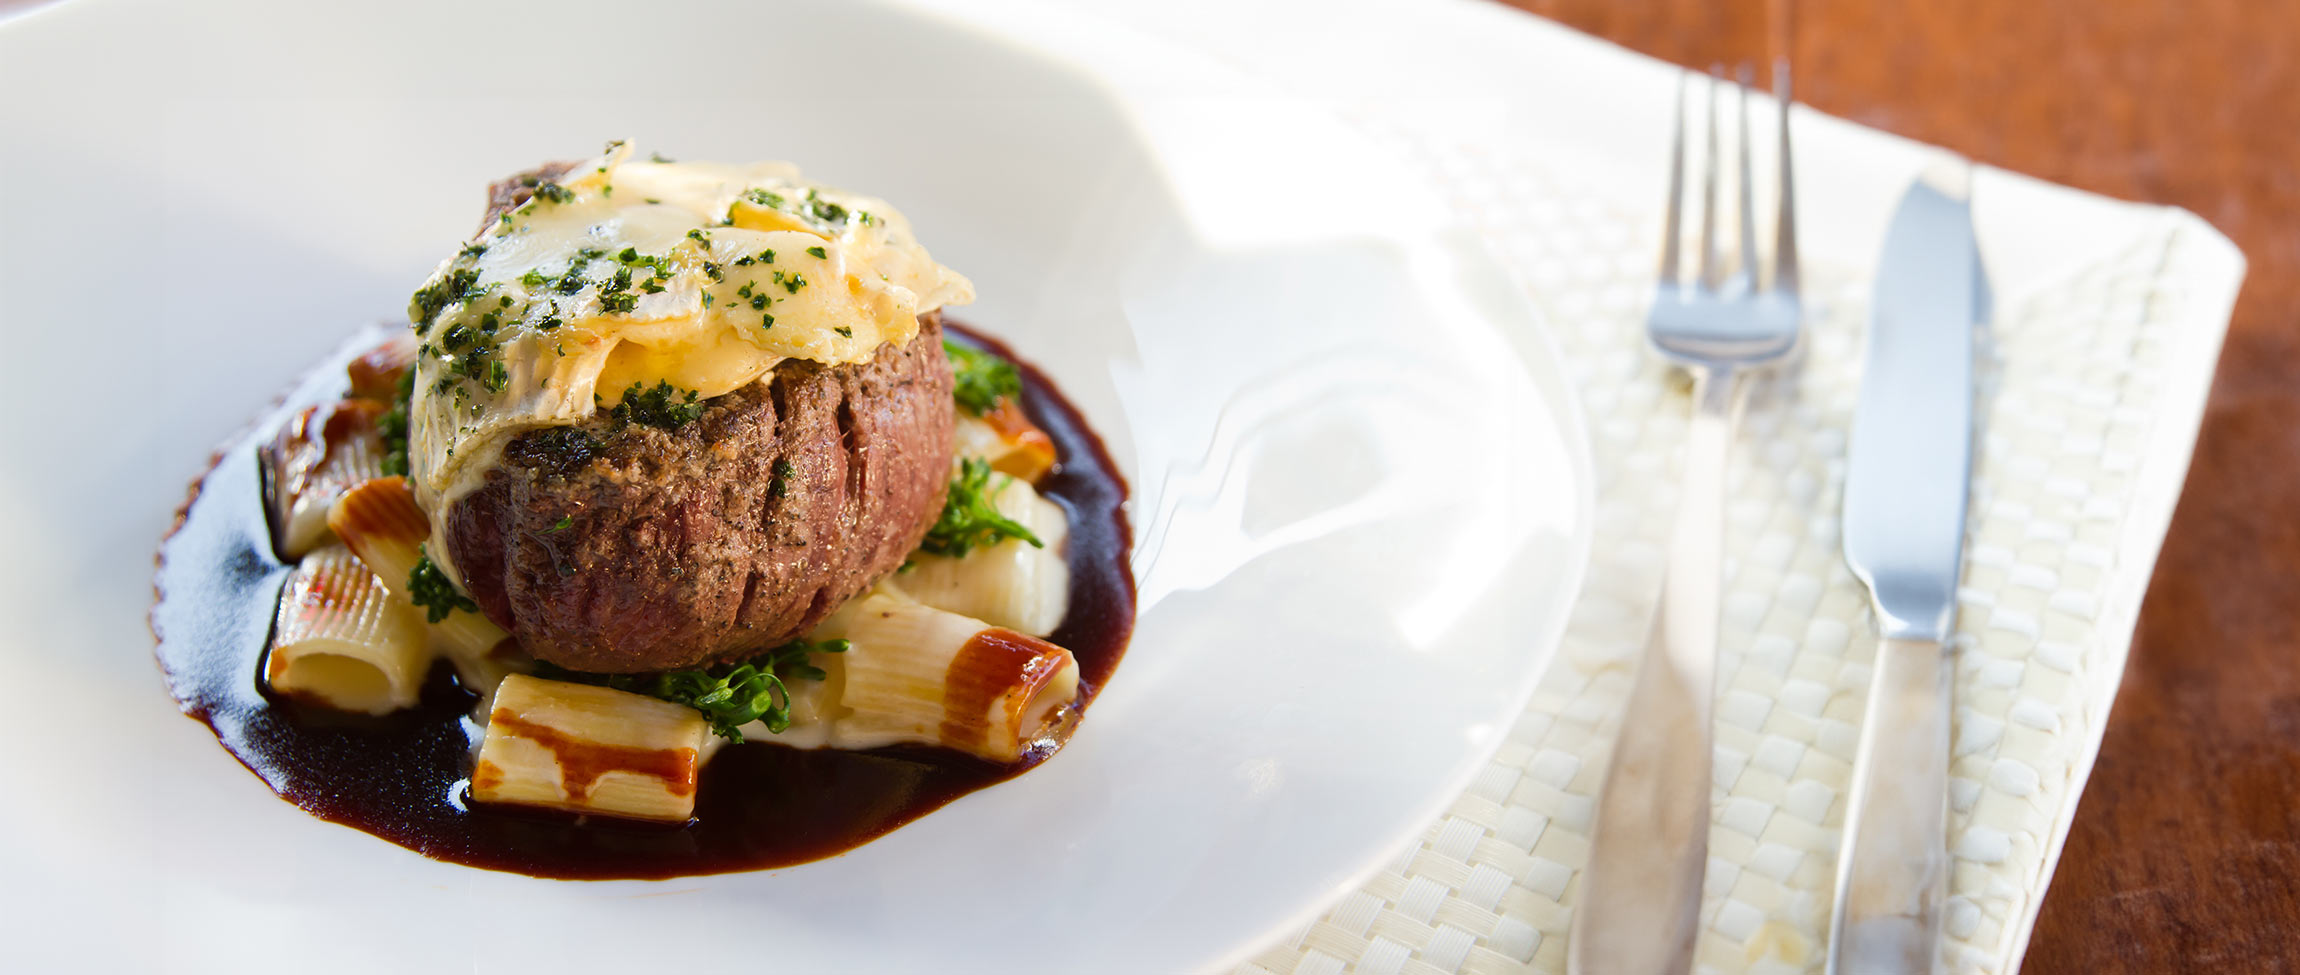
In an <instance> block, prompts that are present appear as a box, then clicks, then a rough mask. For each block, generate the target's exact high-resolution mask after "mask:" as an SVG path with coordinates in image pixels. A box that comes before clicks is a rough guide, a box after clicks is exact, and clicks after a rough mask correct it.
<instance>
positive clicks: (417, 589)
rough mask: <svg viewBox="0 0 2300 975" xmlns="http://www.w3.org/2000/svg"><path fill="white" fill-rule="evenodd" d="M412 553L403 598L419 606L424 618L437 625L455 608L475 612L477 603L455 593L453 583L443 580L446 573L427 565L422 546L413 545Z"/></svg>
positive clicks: (429, 561) (427, 554)
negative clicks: (413, 552)
mask: <svg viewBox="0 0 2300 975" xmlns="http://www.w3.org/2000/svg"><path fill="white" fill-rule="evenodd" d="M415 551H416V553H417V554H416V557H415V570H414V571H412V572H409V573H408V574H407V598H408V601H410V602H413V603H414V604H416V605H417V606H421V607H423V618H424V619H426V620H430V621H431V622H433V623H437V622H439V621H440V620H443V619H446V618H447V614H449V613H452V612H455V611H456V610H459V609H460V610H462V611H464V612H466V613H476V612H479V604H478V603H475V602H472V601H471V597H469V596H466V595H464V594H462V593H460V592H456V591H455V583H452V582H449V581H447V573H444V572H441V571H439V567H438V566H436V565H433V564H431V553H430V552H429V551H426V550H425V549H424V547H422V546H417V547H416V550H415Z"/></svg>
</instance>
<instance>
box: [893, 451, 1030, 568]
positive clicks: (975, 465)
mask: <svg viewBox="0 0 2300 975" xmlns="http://www.w3.org/2000/svg"><path fill="white" fill-rule="evenodd" d="M1002 476H1003V475H1002ZM1004 487H1006V480H1001V481H999V482H998V484H996V485H995V486H994V485H992V484H991V483H990V462H989V461H986V460H983V459H981V458H979V457H968V458H965V459H962V460H960V461H959V464H958V476H957V477H955V478H952V479H951V481H950V493H949V494H947V495H945V496H944V497H943V501H942V516H941V517H939V518H936V519H935V520H934V527H932V528H929V529H927V531H926V539H925V540H924V541H921V542H919V543H918V550H919V551H921V552H925V553H927V554H929V555H947V556H949V557H951V558H954V559H955V558H963V557H965V556H966V553H968V552H972V551H974V550H975V549H977V548H986V547H989V546H992V545H996V544H998V543H1000V542H1003V541H1005V540H1007V539H1009V538H1019V539H1022V540H1023V541H1026V542H1029V543H1030V545H1031V547H1033V548H1045V547H1046V543H1045V542H1042V541H1039V540H1038V536H1037V535H1035V534H1033V533H1031V531H1030V529H1028V528H1025V527H1023V526H1022V523H1021V522H1018V521H1015V520H1014V519H1012V518H1008V517H1007V516H1005V515H1002V514H999V513H998V507H997V506H996V505H994V504H993V503H992V502H993V501H995V500H997V498H998V492H999V490H1000V489H1003V488H1004Z"/></svg>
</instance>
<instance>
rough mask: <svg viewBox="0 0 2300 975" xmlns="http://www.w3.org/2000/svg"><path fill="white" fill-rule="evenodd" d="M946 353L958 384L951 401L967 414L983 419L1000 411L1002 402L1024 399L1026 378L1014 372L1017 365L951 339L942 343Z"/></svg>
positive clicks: (954, 387) (951, 392)
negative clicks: (954, 401) (1011, 397)
mask: <svg viewBox="0 0 2300 975" xmlns="http://www.w3.org/2000/svg"><path fill="white" fill-rule="evenodd" d="M942 352H943V354H944V355H946V356H948V357H950V372H951V376H952V377H953V378H954V379H956V380H957V382H956V384H955V385H953V386H952V387H951V391H950V394H951V397H952V398H954V399H956V400H958V405H959V406H962V407H964V408H965V409H966V411H967V412H969V413H972V414H974V415H976V416H981V415H983V414H985V413H988V412H990V411H991V410H994V409H997V408H998V401H999V400H1001V399H1004V398H1006V397H1008V396H1020V395H1022V374H1021V373H1018V372H1016V371H1014V363H1011V362H1008V361H1006V360H1005V359H1001V358H999V357H997V356H994V355H991V354H990V353H988V352H984V351H982V350H980V349H976V348H972V347H969V346H964V345H960V344H958V343H956V342H953V341H951V340H949V339H944V340H942Z"/></svg>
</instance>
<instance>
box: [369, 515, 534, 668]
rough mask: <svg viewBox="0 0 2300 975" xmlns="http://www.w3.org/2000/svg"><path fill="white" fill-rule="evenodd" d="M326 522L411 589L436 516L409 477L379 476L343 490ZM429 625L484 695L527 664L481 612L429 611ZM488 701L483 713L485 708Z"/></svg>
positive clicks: (396, 583)
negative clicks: (428, 513) (420, 501)
mask: <svg viewBox="0 0 2300 975" xmlns="http://www.w3.org/2000/svg"><path fill="white" fill-rule="evenodd" d="M327 522H328V527H329V528H331V529H333V530H334V532H335V534H336V536H337V537H339V538H341V539H343V543H344V544H345V545H346V546H349V547H350V549H351V550H352V551H353V552H354V553H356V554H358V556H359V558H360V561H362V562H365V563H367V566H368V568H370V569H373V570H375V574H376V576H377V577H379V578H381V579H383V580H384V584H385V585H386V586H388V587H389V588H390V589H391V591H393V592H395V593H399V594H401V595H402V596H407V595H410V593H411V589H412V587H413V583H412V580H413V579H414V577H415V576H416V574H417V572H418V570H419V568H420V567H421V566H422V565H423V562H424V556H423V542H424V539H425V538H426V537H428V536H429V535H430V534H431V522H430V520H429V519H427V518H425V517H424V514H423V509H421V508H419V507H417V506H416V504H415V495H414V493H413V492H411V491H410V490H408V487H407V480H406V479H405V478H400V477H381V478H376V479H374V480H370V481H367V482H366V483H363V484H361V485H359V486H358V487H355V488H353V489H351V490H349V491H346V492H344V494H343V496H342V497H341V498H339V499H337V501H336V503H335V505H334V507H333V508H331V509H330V510H329V511H328V516H327ZM425 625H426V626H428V627H429V629H430V632H431V635H432V637H433V638H434V639H435V640H437V641H438V643H439V644H440V649H441V650H442V651H443V652H444V653H445V654H446V656H447V658H448V660H449V661H450V662H452V663H453V664H454V665H455V669H456V674H457V676H458V677H460V678H461V679H462V680H463V683H464V686H466V687H468V688H470V689H472V690H473V691H475V692H477V693H479V694H480V695H481V696H482V698H484V697H485V696H486V695H487V694H489V693H491V692H492V691H493V689H494V687H495V684H496V682H497V681H500V680H502V679H503V677H504V675H506V674H509V673H514V672H517V671H520V670H524V669H527V667H528V665H527V663H526V662H525V661H524V660H523V659H522V655H521V654H520V653H519V652H518V646H517V644H515V643H513V642H511V639H510V634H508V633H505V632H504V631H503V628H502V627H500V626H497V625H495V624H494V623H493V622H491V621H489V620H488V618H487V617H485V616H482V615H480V614H479V613H476V612H472V611H469V610H450V611H444V612H442V611H437V610H435V611H433V612H430V613H428V614H426V624H425ZM485 703H486V702H485V701H484V700H483V701H482V708H481V713H486V708H485V707H484V705H485Z"/></svg>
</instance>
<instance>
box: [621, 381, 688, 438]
mask: <svg viewBox="0 0 2300 975" xmlns="http://www.w3.org/2000/svg"><path fill="white" fill-rule="evenodd" d="M681 392H685V393H686V394H687V398H686V399H684V400H682V399H680V398H679V394H680V393H681ZM696 395H697V394H696V393H695V391H694V390H691V389H689V390H680V389H679V388H677V387H675V386H672V385H671V383H670V381H669V380H664V381H662V382H658V383H656V384H655V388H653V389H647V388H646V384H645V383H632V384H631V388H630V389H627V390H624V391H623V401H622V402H620V403H617V404H615V410H614V417H615V422H617V423H639V424H645V425H647V426H650V427H654V428H655V429H658V430H676V429H679V428H680V427H683V426H686V425H687V424H689V423H693V422H695V420H696V419H698V418H700V417H701V416H702V415H703V404H702V403H701V402H698V401H697V398H696Z"/></svg>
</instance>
